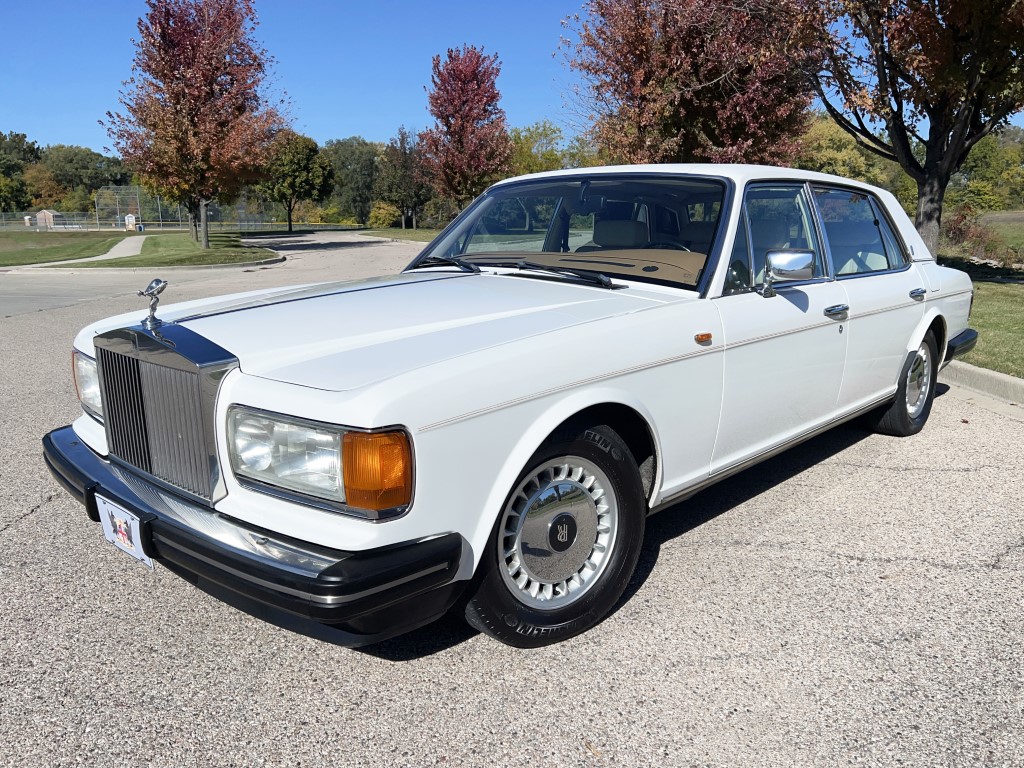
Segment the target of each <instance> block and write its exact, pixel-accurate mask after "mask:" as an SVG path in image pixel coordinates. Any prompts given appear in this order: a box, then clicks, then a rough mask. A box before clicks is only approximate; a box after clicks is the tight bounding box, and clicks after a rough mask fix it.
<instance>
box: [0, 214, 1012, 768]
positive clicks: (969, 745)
mask: <svg viewBox="0 0 1024 768" xmlns="http://www.w3.org/2000/svg"><path fill="white" fill-rule="evenodd" d="M278 245H279V247H281V248H282V249H283V250H284V251H285V252H286V253H287V254H288V255H289V260H288V261H287V262H285V263H283V264H280V265H275V266H272V267H268V268H263V269H260V268H230V269H217V270H183V271H179V270H173V271H172V270H166V271H164V272H161V273H159V274H156V273H153V274H151V273H149V272H145V273H138V272H136V273H132V272H121V271H112V272H108V271H105V270H103V271H97V270H80V271H70V272H65V271H60V272H44V271H43V270H35V271H32V272H31V273H26V272H10V273H4V274H0V361H2V368H0V403H2V406H3V407H2V409H0V414H2V415H0V419H2V435H3V439H2V440H0V467H2V473H3V474H2V476H3V482H2V483H0V534H2V539H0V541H2V547H0V584H2V586H3V601H4V606H5V610H4V612H3V618H2V621H0V765H4V766H77V765H87V766H167V767H172V766H173V767H178V766H203V767H204V768H205V767H206V766H271V765H274V766H276V765H282V766H283V765H288V766H294V765H303V766H320V765H323V766H426V765H451V766H463V765H465V766H505V765H516V766H684V765H686V766H689V765H714V766H748V765H759V766H760V765H771V766H774V765H778V766H792V765H801V766H802V765H815V766H817V765H820V766H833V765H849V764H866V765H879V766H883V765H884V766H890V765H899V764H906V765H929V766H935V765H942V766H977V765H993V766H1002V765H1006V766H1020V765H1022V764H1024V726H1022V723H1024V514H1022V510H1024V407H1021V406H1016V405H1010V404H1007V403H1003V402H999V401H996V400H993V399H990V398H987V397H985V396H983V395H977V394H972V393H968V392H967V391H965V390H960V389H956V388H949V387H946V386H940V393H941V394H940V396H939V398H938V399H937V400H936V403H935V408H934V410H933V411H932V415H931V420H930V421H929V423H928V426H927V427H926V428H925V430H924V432H923V433H921V434H920V435H918V436H916V437H913V438H908V439H896V438H889V437H881V436H877V435H869V434H866V433H864V432H862V431H860V430H858V429H857V428H855V427H840V428H838V429H836V430H833V431H832V432H830V433H827V434H826V435H824V436H822V437H819V438H817V439H815V440H813V441H811V442H808V443H806V444H804V445H803V446H800V447H798V448H796V449H793V450H791V451H789V452H787V453H784V454H782V455H780V456H778V457H776V458H774V459H772V460H770V461H768V462H766V463H764V464H762V465H760V466H759V467H756V468H754V469H753V470H750V471H748V472H746V473H744V474H742V475H739V476H736V477H734V478H732V479H730V480H727V481H726V482H725V483H723V484H721V485H720V486H718V487H715V488H712V489H711V490H709V491H705V492H704V493H702V494H700V495H698V496H697V497H695V498H693V499H691V500H690V501H687V502H684V503H682V504H680V505H677V506H676V507H675V508H673V509H671V510H669V511H667V512H664V513H662V514H660V515H657V516H656V517H654V518H652V519H651V520H650V521H649V525H648V535H647V540H646V544H645V548H644V551H643V554H642V556H641V562H640V566H639V569H638V572H637V574H636V576H635V578H634V580H633V582H632V584H631V586H630V588H629V590H628V591H627V595H626V598H625V600H624V602H623V603H622V604H621V605H620V606H619V608H618V610H617V611H616V612H615V613H614V614H613V615H612V616H610V617H609V618H608V619H607V620H605V621H604V622H603V623H602V624H600V625H599V626H598V627H596V628H595V629H594V630H592V631H590V632H589V633H587V634H585V635H583V636H582V637H579V638H576V639H574V640H572V641H569V642H568V643H564V644H561V645H558V646H554V647H551V648H546V649H542V650H538V651H519V650H514V649H511V648H507V647H505V646H502V645H499V644H497V643H495V642H494V641H491V640H489V639H487V638H486V637H484V636H481V635H478V634H475V633H473V632H472V631H471V630H469V629H468V628H466V627H465V626H464V625H463V624H462V622H461V621H460V620H458V619H457V618H449V619H445V620H443V621H442V622H440V623H437V624H434V625H432V626H429V627H426V628H424V629H422V630H419V631H417V632H415V633H413V634H411V635H408V636H405V637H403V638H398V639H395V640H392V641H388V642H386V643H383V644H381V645H378V646H375V647H370V648H365V649H361V650H351V649H346V648H342V647H338V646H335V645H332V644H329V643H325V642H322V641H318V640H314V639H311V638H308V637H305V636H302V635H298V634H294V633H291V632H288V631H286V630H284V629H280V628H277V627H275V626H272V625H269V624H266V623H263V622H260V621H259V620H257V619H255V618H252V617H250V616H248V615H246V614H244V613H241V612H239V611H237V610H235V609H233V608H230V607H228V606H227V605H225V604H223V603H221V602H218V601H217V600H215V599H213V598H212V597H210V596H208V595H206V594H204V593H203V592H201V591H199V590H197V589H195V588H194V587H192V586H191V585H190V584H188V583H187V582H185V581H183V580H181V579H179V578H177V577H175V576H173V575H172V574H171V573H170V572H169V571H166V570H163V569H161V568H160V567H159V566H158V567H157V570H156V571H154V572H150V571H148V570H147V569H145V568H143V567H141V566H139V565H138V564H137V563H135V562H134V561H132V560H131V559H130V558H128V557H126V556H125V555H123V554H122V553H120V552H118V551H117V550H115V549H114V548H113V547H112V546H110V545H109V544H107V543H106V542H105V541H104V540H103V538H102V534H101V532H100V528H99V526H98V525H95V524H93V523H92V522H90V521H89V520H88V519H87V518H86V516H85V513H84V510H83V509H82V507H81V506H80V505H79V504H78V503H77V502H74V501H73V500H72V499H71V498H70V497H69V496H68V495H67V494H66V493H65V492H64V491H63V490H61V489H60V487H59V486H58V485H57V484H56V482H54V481H53V480H52V479H51V478H50V476H49V474H48V473H47V471H46V469H45V467H44V465H43V462H42V458H41V446H40V442H39V441H40V438H41V437H42V435H43V434H44V433H46V432H47V431H49V430H51V429H53V428H55V427H58V426H62V425H64V424H66V423H68V422H69V421H71V420H72V419H73V418H75V417H76V415H77V414H78V412H79V408H78V405H77V403H76V401H75V399H74V392H73V387H72V383H71V379H70V346H71V341H72V338H73V336H74V334H75V332H76V331H77V329H78V328H80V327H81V326H83V325H85V324H86V323H87V322H89V321H90V320H93V319H96V318H99V317H103V316H106V315H110V314H114V313H117V312H121V311H127V310H131V309H132V308H138V310H139V315H140V318H141V317H142V316H143V315H144V314H145V309H146V302H145V301H144V300H143V299H141V298H139V297H137V296H136V295H135V291H136V290H138V289H140V288H143V287H144V286H145V285H146V284H147V283H148V282H149V280H150V279H151V278H152V277H155V276H160V277H163V278H165V279H168V280H169V281H170V287H169V288H168V289H167V292H166V294H165V296H164V297H163V298H164V301H165V302H168V301H173V300H185V299H191V298H197V297H200V296H204V295H212V294H217V293H224V292H228V291H240V290H250V289H256V288H260V287H265V286H272V285H282V284H290V283H307V282H315V281H319V280H325V279H338V278H345V277H358V276H364V275H371V274H380V273H383V272H387V271H396V270H398V269H400V268H401V267H402V266H403V265H404V264H405V263H407V262H408V260H409V259H410V258H411V257H412V256H413V255H414V254H415V253H416V252H417V251H418V246H414V245H410V244H404V243H385V242H373V241H367V240H365V239H360V238H358V236H354V235H342V234H335V235H317V236H299V237H295V238H291V239H287V240H283V241H280V242H279V243H278ZM31 291H34V292H35V295H36V296H38V300H37V304H36V305H32V304H31V303H24V304H19V305H18V306H17V307H15V304H14V301H13V299H9V298H7V297H19V296H20V297H22V298H24V296H25V295H26V292H31ZM58 296H59V297H60V298H55V297H58ZM940 378H941V377H940Z"/></svg>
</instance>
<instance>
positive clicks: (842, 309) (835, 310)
mask: <svg viewBox="0 0 1024 768" xmlns="http://www.w3.org/2000/svg"><path fill="white" fill-rule="evenodd" d="M849 311H850V305H849V304H836V305H834V306H831V307H826V308H825V314H826V315H828V316H829V317H838V316H839V315H845V314H846V313H847V312H849Z"/></svg>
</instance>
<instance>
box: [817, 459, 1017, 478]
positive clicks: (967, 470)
mask: <svg viewBox="0 0 1024 768" xmlns="http://www.w3.org/2000/svg"><path fill="white" fill-rule="evenodd" d="M822 465H828V466H831V467H853V468H854V469H882V470H885V471H886V472H941V473H943V474H946V475H949V474H954V473H957V472H959V473H962V474H969V473H971V472H981V471H982V470H985V469H995V470H997V471H1004V472H1005V471H1015V470H1016V467H1000V466H999V465H997V464H982V465H981V466H978V467H894V466H891V465H886V464H860V463H858V462H855V461H825V462H822Z"/></svg>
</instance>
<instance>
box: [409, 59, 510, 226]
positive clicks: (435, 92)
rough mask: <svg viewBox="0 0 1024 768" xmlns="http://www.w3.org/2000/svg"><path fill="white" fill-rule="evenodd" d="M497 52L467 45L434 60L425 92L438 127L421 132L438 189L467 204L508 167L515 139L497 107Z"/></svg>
mask: <svg viewBox="0 0 1024 768" xmlns="http://www.w3.org/2000/svg"><path fill="white" fill-rule="evenodd" d="M500 72H501V62H500V61H498V56H497V54H492V55H490V56H485V55H484V52H483V49H480V48H475V47H473V46H463V47H462V48H461V49H459V50H455V49H452V48H449V49H448V53H447V55H446V57H445V59H444V60H443V61H442V60H441V57H440V56H435V57H434V59H433V67H432V75H431V79H430V82H431V85H432V88H431V89H430V90H429V91H428V92H427V101H428V104H429V109H430V114H431V115H433V117H434V126H433V127H432V128H430V129H428V130H426V131H424V132H423V133H421V134H420V141H421V142H422V143H423V156H424V162H425V163H426V167H427V169H428V172H429V173H430V176H431V181H432V183H433V185H434V188H435V189H436V190H437V192H438V193H439V194H440V195H442V196H444V197H447V198H450V199H451V200H453V201H454V202H455V203H456V204H457V205H460V206H461V205H465V204H466V203H468V202H469V201H470V200H472V199H473V198H474V197H476V196H477V195H478V194H480V193H481V192H482V191H483V190H484V189H485V188H486V187H487V186H488V185H489V184H491V183H492V182H493V181H495V180H496V179H497V178H498V177H499V176H500V175H502V174H504V173H505V172H506V171H507V169H508V161H509V156H510V155H511V153H512V142H511V140H510V139H509V136H508V129H507V128H506V125H505V111H504V110H503V109H502V108H501V107H500V106H498V102H499V101H500V100H501V93H500V92H499V91H498V85H497V81H498V75H499V73H500Z"/></svg>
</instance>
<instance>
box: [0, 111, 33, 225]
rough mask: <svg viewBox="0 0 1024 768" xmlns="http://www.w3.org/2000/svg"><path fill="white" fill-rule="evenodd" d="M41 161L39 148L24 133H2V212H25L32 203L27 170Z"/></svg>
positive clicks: (0, 136)
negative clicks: (27, 182)
mask: <svg viewBox="0 0 1024 768" xmlns="http://www.w3.org/2000/svg"><path fill="white" fill-rule="evenodd" d="M38 161H39V146H38V145H37V144H36V143H35V142H34V141H29V140H28V137H27V136H26V135H25V134H24V133H14V132H13V131H11V132H10V133H0V211H23V210H25V209H26V208H27V207H28V206H29V205H30V204H31V203H32V195H31V193H30V192H29V189H28V185H27V184H26V183H25V177H24V171H25V168H26V167H27V166H29V165H31V164H32V163H36V162H38Z"/></svg>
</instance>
